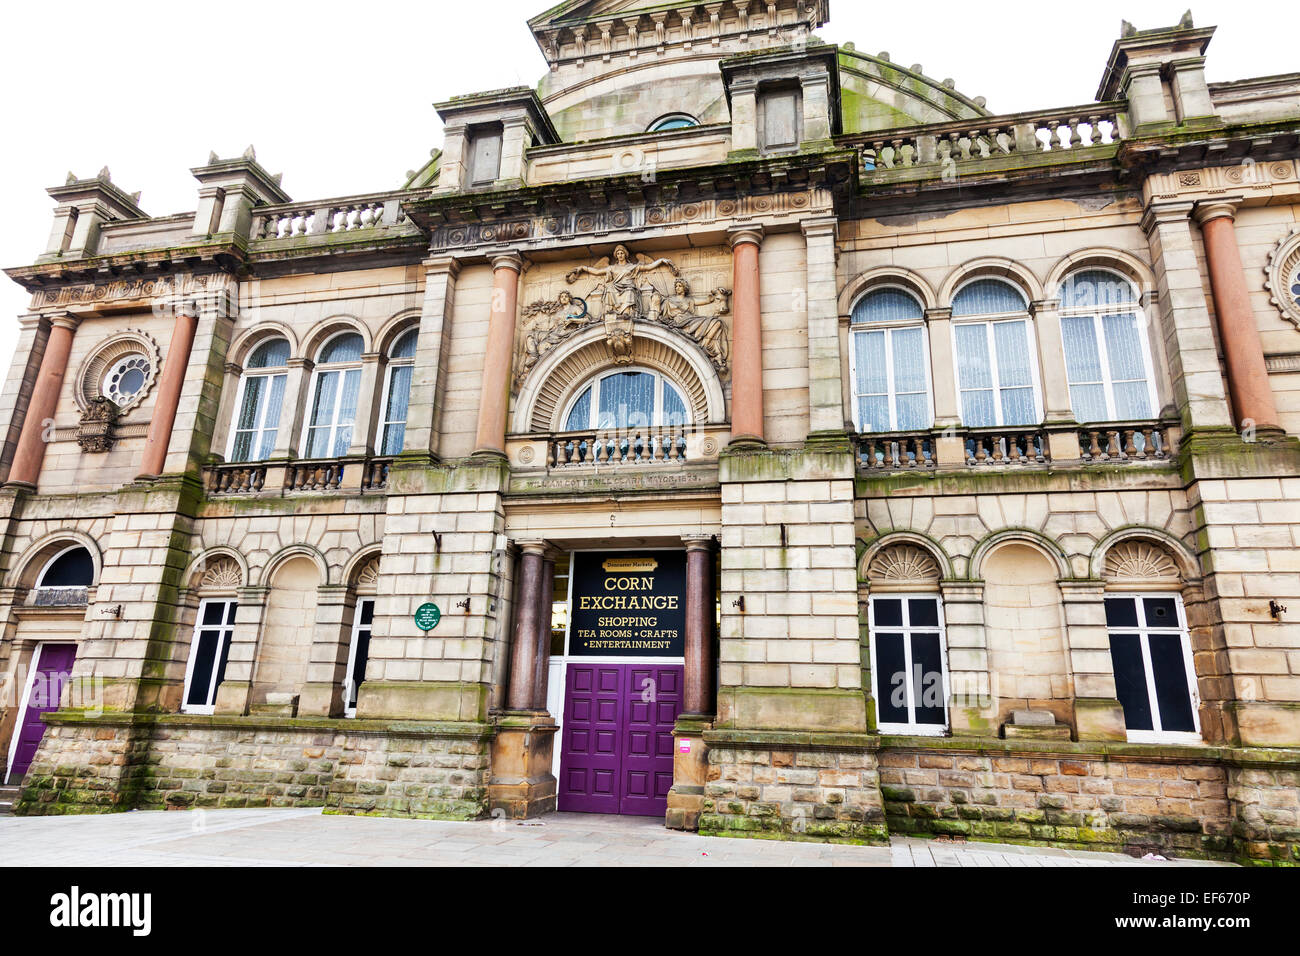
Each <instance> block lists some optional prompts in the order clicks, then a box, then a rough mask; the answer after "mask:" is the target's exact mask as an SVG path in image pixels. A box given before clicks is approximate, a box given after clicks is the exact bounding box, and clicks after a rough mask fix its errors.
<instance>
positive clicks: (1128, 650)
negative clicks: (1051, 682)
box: [1106, 593, 1201, 743]
mask: <svg viewBox="0 0 1300 956" xmlns="http://www.w3.org/2000/svg"><path fill="white" fill-rule="evenodd" d="M1106 629H1107V631H1108V632H1109V635H1110V657H1111V664H1112V665H1113V667H1114V669H1115V692H1116V694H1117V695H1118V696H1119V701H1120V704H1121V705H1123V707H1124V724H1125V726H1126V727H1127V729H1128V739H1129V740H1130V741H1132V742H1134V743H1200V741H1201V722H1200V715H1199V714H1198V713H1197V709H1198V707H1199V705H1200V696H1199V694H1197V691H1196V670H1195V668H1194V667H1193V666H1192V647H1191V640H1190V638H1189V637H1188V633H1187V618H1186V616H1185V614H1184V611H1183V601H1182V598H1181V597H1179V596H1178V595H1177V594H1168V593H1165V594H1159V593H1157V594H1133V595H1128V594H1126V595H1123V596H1110V595H1108V596H1107V597H1106Z"/></svg>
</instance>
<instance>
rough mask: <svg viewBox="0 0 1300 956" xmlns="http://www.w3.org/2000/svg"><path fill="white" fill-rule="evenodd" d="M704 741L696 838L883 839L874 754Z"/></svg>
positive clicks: (861, 750)
mask: <svg viewBox="0 0 1300 956" xmlns="http://www.w3.org/2000/svg"><path fill="white" fill-rule="evenodd" d="M707 742H708V745H709V768H708V774H707V783H706V784H705V787H704V803H703V806H702V808H701V813H700V821H699V832H700V833H704V834H709V835H714V836H757V837H764V836H770V837H779V838H786V839H808V840H832V841H840V842H853V843H881V842H885V841H887V840H888V838H889V835H888V832H887V831H886V828H885V814H884V807H883V805H882V802H881V797H880V780H879V776H878V774H877V769H876V755H875V753H874V752H873V751H871V750H869V749H862V748H859V749H853V750H840V749H835V750H832V749H796V748H794V747H788V749H746V748H741V747H736V746H728V745H727V744H726V743H723V742H721V741H717V740H712V739H709V740H707ZM787 746H788V745H787Z"/></svg>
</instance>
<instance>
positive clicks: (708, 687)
mask: <svg viewBox="0 0 1300 956" xmlns="http://www.w3.org/2000/svg"><path fill="white" fill-rule="evenodd" d="M682 541H683V542H684V543H685V544H686V674H685V681H684V685H683V688H682V712H683V713H685V714H692V715H696V716H698V715H709V716H712V714H713V712H714V703H713V677H714V667H715V664H714V659H713V621H714V605H715V601H716V598H715V596H714V587H713V536H712V535H692V536H689V537H684V538H682Z"/></svg>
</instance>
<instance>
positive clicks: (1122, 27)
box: [1119, 20, 1138, 37]
mask: <svg viewBox="0 0 1300 956" xmlns="http://www.w3.org/2000/svg"><path fill="white" fill-rule="evenodd" d="M1137 32H1138V31H1137V27H1135V26H1133V24H1131V23H1129V22H1128V21H1127V20H1121V21H1119V35H1120V36H1121V37H1131V36H1132V35H1133V34H1135V33H1137Z"/></svg>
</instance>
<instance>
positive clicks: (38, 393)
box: [9, 314, 79, 488]
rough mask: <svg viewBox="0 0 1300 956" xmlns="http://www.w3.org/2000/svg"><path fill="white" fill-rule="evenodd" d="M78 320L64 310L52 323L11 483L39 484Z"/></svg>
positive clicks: (32, 485)
mask: <svg viewBox="0 0 1300 956" xmlns="http://www.w3.org/2000/svg"><path fill="white" fill-rule="evenodd" d="M78 321H79V320H78V319H77V318H75V317H74V316H71V315H67V314H64V315H60V316H56V317H55V318H54V319H53V320H52V321H51V323H50V326H51V327H50V334H49V338H48V339H46V342H45V354H44V355H43V356H41V368H40V371H39V372H37V373H36V384H35V385H34V386H33V387H32V396H31V399H30V401H28V403H27V416H26V417H25V418H24V419H23V430H22V434H20V435H19V436H18V447H17V448H15V449H14V460H13V464H12V465H11V466H10V468H9V484H20V485H30V486H31V487H33V488H34V487H36V480H37V479H38V478H39V477H40V474H41V462H42V461H44V460H45V446H46V444H48V442H47V441H46V435H45V428H46V423H47V422H51V421H53V420H54V412H55V409H57V408H58V405H59V392H61V391H62V390H63V377H64V375H65V374H66V372H67V370H68V355H69V354H71V352H72V336H73V334H74V333H75V332H76V331H77V323H78Z"/></svg>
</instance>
